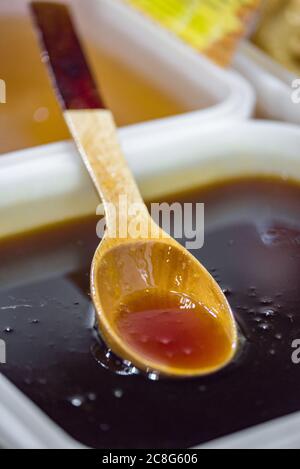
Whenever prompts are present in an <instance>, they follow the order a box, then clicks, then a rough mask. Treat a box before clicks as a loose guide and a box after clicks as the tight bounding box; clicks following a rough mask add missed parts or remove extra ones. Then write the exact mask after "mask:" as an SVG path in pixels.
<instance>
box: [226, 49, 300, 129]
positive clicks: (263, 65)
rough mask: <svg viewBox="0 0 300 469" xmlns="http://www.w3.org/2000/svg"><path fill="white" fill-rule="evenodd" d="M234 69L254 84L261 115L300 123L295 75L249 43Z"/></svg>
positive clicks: (299, 106) (238, 55)
mask: <svg viewBox="0 0 300 469" xmlns="http://www.w3.org/2000/svg"><path fill="white" fill-rule="evenodd" d="M233 65H234V68H235V69H236V70H237V71H238V72H239V73H240V74H241V75H243V76H244V77H245V78H247V80H249V82H250V83H251V84H252V86H253V87H254V89H255V91H256V94H257V112H258V115H259V116H260V117H263V118H269V119H275V120H280V121H285V122H291V123H294V124H300V104H295V103H294V102H293V101H292V92H293V88H292V84H293V81H294V80H295V79H296V78H299V77H296V75H295V74H293V73H291V72H289V71H288V70H286V69H285V68H284V67H282V66H281V65H280V64H278V63H277V62H275V61H274V60H272V58H270V57H269V56H268V55H267V54H265V53H264V52H262V51H261V50H260V49H258V48H257V47H256V46H254V45H253V44H251V43H249V42H244V43H243V44H242V45H241V47H240V49H239V52H238V54H237V55H236V57H235V59H234V63H233Z"/></svg>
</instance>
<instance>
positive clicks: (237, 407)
mask: <svg viewBox="0 0 300 469" xmlns="http://www.w3.org/2000/svg"><path fill="white" fill-rule="evenodd" d="M178 199H180V200H181V201H191V200H194V201H200V202H205V203H206V239H205V245H204V247H203V248H202V249H201V250H199V252H194V254H195V255H196V256H197V257H198V258H199V259H200V260H201V262H202V263H203V264H204V265H205V266H206V267H207V268H208V270H210V272H211V273H212V275H213V276H214V277H215V278H216V280H217V281H218V282H219V283H220V285H221V287H222V288H223V290H224V291H225V292H226V295H227V296H228V299H229V301H230V304H231V306H232V308H233V311H234V313H235V316H236V318H237V321H238V324H239V327H240V330H241V338H242V342H241V346H240V350H239V353H238V355H237V357H236V359H235V361H234V362H233V363H232V364H231V365H230V366H229V367H227V368H226V369H225V370H223V371H221V372H219V373H217V374H215V375H212V376H209V377H205V378H199V379H186V380H183V381H178V380H165V379H161V380H157V381H156V378H157V376H155V374H152V375H151V376H150V378H151V379H152V380H151V379H149V378H148V377H147V376H145V375H143V374H138V373H137V370H134V369H132V368H131V367H130V364H126V363H125V364H124V363H121V362H120V361H118V360H117V359H116V358H115V357H113V356H112V354H110V353H109V351H107V350H106V349H105V347H104V346H103V344H102V343H101V341H100V339H99V337H98V334H97V331H96V329H95V328H94V311H93V308H92V306H91V301H90V296H89V267H90V263H91V260H92V256H93V253H94V251H95V248H96V246H97V244H98V239H97V238H96V235H95V228H96V219H95V218H94V217H93V218H89V219H84V220H78V221H75V222H71V223H67V224H65V225H63V226H57V227H53V228H49V229H47V230H45V231H41V232H39V233H32V234H28V235H23V236H22V237H18V238H15V239H11V240H7V241H2V242H1V244H0V259H1V262H0V339H4V340H5V341H6V343H7V360H8V362H7V365H0V371H1V372H3V373H4V374H5V375H6V376H7V377H8V378H9V379H11V381H12V382H14V383H15V384H16V385H17V386H18V387H19V388H20V389H21V390H22V391H23V392H25V394H27V395H28V396H29V397H30V398H31V399H32V400H33V401H34V402H36V403H37V404H38V405H39V406H40V407H41V408H42V409H43V410H44V411H45V412H46V413H47V414H48V415H50V417H52V418H53V419H54V420H55V421H56V422H58V423H59V424H60V425H61V426H62V427H63V428H64V429H65V430H67V431H68V432H69V433H70V434H71V435H72V436H74V437H75V438H77V439H78V440H80V441H81V442H83V443H85V444H87V445H89V446H92V447H99V448H115V447H122V448H127V447H130V448H138V447H142V448H153V447H158V448H165V447H171V448H176V447H178V448H182V447H188V446H193V445H196V444H200V443H202V442H205V441H208V440H211V439H214V438H217V437H219V436H223V435H226V434H229V433H232V432H234V431H238V430H241V429H244V428H246V427H249V426H250V425H254V424H258V423H262V422H264V421H267V420H270V419H272V418H276V417H279V416H283V415H286V414H289V413H291V412H294V411H299V410H300V401H299V393H300V365H299V366H297V365H294V364H293V363H292V359H291V356H292V353H293V349H292V342H293V341H294V340H295V339H299V338H300V280H299V279H300V187H298V186H295V185H292V184H288V183H284V182H275V181H240V182H238V181H237V182H232V183H231V184H230V185H229V184H225V185H223V186H218V187H215V188H211V189H207V190H202V191H195V192H194V193H193V194H189V195H185V196H180V197H174V198H173V200H178ZM100 363H101V364H100ZM101 365H102V366H101Z"/></svg>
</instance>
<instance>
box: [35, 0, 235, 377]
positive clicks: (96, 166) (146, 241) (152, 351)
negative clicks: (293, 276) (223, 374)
mask: <svg viewBox="0 0 300 469" xmlns="http://www.w3.org/2000/svg"><path fill="white" fill-rule="evenodd" d="M32 11H33V14H34V17H35V20H36V23H37V26H38V29H39V32H40V35H41V40H42V41H41V42H42V44H43V51H44V53H43V58H44V60H45V61H46V62H48V65H49V67H50V70H51V75H52V77H54V82H55V86H56V87H57V88H58V91H59V95H60V99H61V102H62V104H63V109H64V116H65V120H66V122H67V124H68V126H69V129H70V131H71V133H72V135H73V137H74V140H75V142H76V144H77V146H78V149H79V151H80V154H81V156H82V158H83V161H84V163H85V165H86V167H87V169H88V171H89V173H90V175H91V177H92V179H93V181H94V184H95V186H96V188H97V190H98V192H99V194H100V196H101V199H102V201H103V203H104V207H105V214H106V224H107V230H106V233H105V236H104V238H103V239H102V242H101V243H100V245H99V247H98V249H97V251H96V253H95V257H94V260H93V263H92V269H91V292H92V297H93V301H94V305H95V308H96V312H97V317H98V324H99V329H100V332H101V334H102V336H103V338H104V339H105V341H106V343H107V345H108V346H109V347H110V348H111V349H112V351H113V352H115V353H116V354H117V355H119V356H120V357H121V358H123V359H125V360H127V361H130V362H132V363H133V364H134V365H135V366H137V367H138V368H140V369H142V370H144V371H150V370H155V371H156V372H158V373H163V374H165V375H168V376H178V377H180V376H182V377H183V376H200V375H205V374H208V373H212V372H215V371H216V370H219V369H220V368H222V367H224V366H225V365H226V364H228V363H229V362H230V361H231V359H232V357H233V356H234V353H235V351H236V348H237V328H236V324H235V321H234V318H233V315H232V312H231V309H230V306H229V304H228V302H227V300H226V298H225V296H224V294H223V292H222V291H221V289H220V288H219V286H218V285H217V283H216V282H215V281H214V279H213V278H212V277H211V276H210V274H209V273H208V272H207V270H206V269H205V268H204V267H203V266H202V265H201V264H200V263H199V262H198V261H197V260H196V259H195V258H194V257H193V256H192V255H191V254H190V253H189V252H188V251H187V250H185V249H184V248H183V247H182V246H181V245H180V244H179V243H177V242H176V241H175V240H174V239H172V238H171V237H170V236H169V235H167V234H166V233H164V232H163V231H162V230H161V229H160V228H159V227H158V226H157V225H156V224H155V223H154V221H153V220H152V219H151V217H150V215H149V213H148V210H147V208H146V206H145V205H144V202H143V200H142V197H141V195H140V192H139V189H138V187H137V185H136V183H135V181H134V179H133V176H132V174H131V172H130V170H129V168H128V167H127V164H126V162H125V159H124V157H123V154H122V150H121V148H120V145H119V142H118V138H117V133H116V127H115V123H114V120H113V117H112V114H111V112H110V111H108V110H104V105H103V102H102V100H101V98H100V96H99V94H98V92H97V88H96V85H95V82H94V80H93V78H92V75H91V72H90V70H89V68H88V65H87V63H86V59H85V56H84V53H83V51H82V48H81V46H80V43H79V40H78V38H77V35H76V33H75V30H74V26H73V23H72V20H71V17H70V14H69V11H68V9H67V7H66V6H64V5H61V4H54V3H44V2H33V3H32ZM120 80H121V77H120ZM141 157H142V155H141ZM125 200H126V204H127V205H126V204H124V201H125ZM137 227H142V229H143V230H144V232H143V233H142V232H141V230H139V229H138V228H137Z"/></svg>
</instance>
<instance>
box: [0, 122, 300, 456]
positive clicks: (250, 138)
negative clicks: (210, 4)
mask: <svg viewBox="0 0 300 469" xmlns="http://www.w3.org/2000/svg"><path fill="white" fill-rule="evenodd" d="M120 138H121V141H122V146H123V148H124V151H125V154H126V155H127V158H128V161H129V164H130V167H131V168H132V170H133V171H134V173H135V175H136V177H137V179H138V182H139V184H140V186H141V189H142V193H143V195H144V197H146V198H147V199H151V198H157V197H160V198H161V199H163V197H164V196H166V195H167V194H170V193H172V192H174V191H181V190H184V189H188V188H194V187H197V186H198V187H199V186H201V184H206V183H208V182H213V181H218V180H224V179H226V178H232V177H233V176H241V175H261V174H264V175H280V176H281V177H284V178H287V177H291V178H293V179H296V180H298V181H300V160H299V147H300V129H299V128H298V127H296V126H292V125H284V124H276V123H268V122H244V123H234V122H229V123H227V124H224V123H223V124H221V123H219V124H217V125H212V124H211V125H207V126H205V127H204V128H203V129H202V130H200V131H199V132H196V133H194V134H192V133H191V132H190V131H189V130H188V129H187V131H186V133H184V132H182V133H180V134H177V133H176V132H174V133H173V134H172V135H171V134H167V135H165V134H163V133H161V134H160V133H157V134H155V135H153V136H152V138H151V139H150V138H149V139H147V138H145V139H144V141H142V140H141V139H135V138H133V137H132V136H131V135H130V132H129V134H128V132H127V130H126V129H125V130H122V131H121V132H120ZM0 190H1V198H0V219H1V224H0V236H6V235H8V234H13V233H15V232H20V231H26V230H28V229H29V228H33V227H38V226H41V225H44V224H46V223H50V222H53V221H55V220H57V221H58V220H62V219H67V218H71V217H74V216H78V215H82V214H89V213H91V214H92V213H95V209H96V205H97V204H98V198H97V197H96V194H95V191H94V189H93V186H92V183H91V182H90V180H89V178H88V176H87V173H86V170H85V168H84V167H83V165H82V163H81V160H80V158H79V156H78V154H77V152H76V150H75V148H74V146H73V144H72V143H69V142H62V143H58V144H52V145H47V146H44V147H40V148H36V149H30V150H25V151H22V152H17V153H15V154H10V155H7V156H3V157H1V158H0ZM218 223H219V224H220V225H222V224H223V223H226V220H224V219H222V217H220V219H218ZM68 262H70V261H69V260H68V259H64V261H63V262H62V268H64V269H68V268H70V269H72V268H73V266H72V265H69V264H68ZM55 268H56V269H57V265H56V266H55ZM36 273H38V272H36ZM11 275H14V276H15V277H16V278H17V276H18V275H22V272H18V271H12V272H10V276H11ZM27 275H35V272H34V270H33V271H32V272H30V273H29V272H27ZM0 373H1V365H0ZM295 428H297V429H299V428H300V414H294V415H292V416H290V417H286V418H284V419H281V420H279V421H275V422H272V423H269V424H267V425H266V426H262V427H258V428H255V429H251V430H250V431H249V432H245V433H244V432H243V433H241V434H239V435H234V436H228V437H227V438H226V439H225V440H222V441H221V442H213V443H211V444H210V445H209V447H223V446H224V447H241V446H242V447H275V448H276V447H300V437H299V431H297V432H295ZM0 442H2V445H3V446H6V447H10V448H12V447H14V448H29V447H34V448H70V447H80V445H79V444H78V443H76V442H74V441H73V440H71V439H70V438H69V437H68V436H67V435H66V434H65V433H64V432H63V431H62V430H61V429H59V428H58V427H57V426H56V425H55V424H54V423H52V422H51V421H50V420H49V418H48V417H46V416H45V415H44V414H43V413H41V412H40V410H38V409H37V408H36V407H35V406H34V405H33V404H32V403H31V402H29V401H28V399H27V398H26V397H24V396H23V395H22V394H21V393H20V392H19V391H18V390H17V389H16V388H15V387H14V386H13V385H12V384H11V383H8V381H7V380H6V379H5V378H4V377H3V376H1V374H0Z"/></svg>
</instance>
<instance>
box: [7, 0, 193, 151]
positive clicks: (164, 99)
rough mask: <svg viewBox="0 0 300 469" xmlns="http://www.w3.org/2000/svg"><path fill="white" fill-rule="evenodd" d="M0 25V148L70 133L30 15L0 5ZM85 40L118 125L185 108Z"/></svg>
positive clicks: (24, 145)
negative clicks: (1, 92) (0, 86)
mask: <svg viewBox="0 0 300 469" xmlns="http://www.w3.org/2000/svg"><path fill="white" fill-rule="evenodd" d="M0 31H1V41H0V64H1V65H0V79H2V80H5V82H6V88H7V98H6V100H7V102H6V104H0V153H5V152H8V151H13V150H18V149H23V148H27V147H31V146H35V145H40V144H45V143H50V142H53V141H58V140H63V139H68V138H70V137H69V133H68V130H67V127H66V125H65V123H64V120H63V118H62V115H61V110H60V108H59V106H58V103H57V98H56V96H55V94H54V91H53V90H52V86H51V83H50V80H49V77H48V74H47V71H46V69H45V65H44V64H43V63H42V61H41V57H40V50H39V47H38V42H37V38H36V36H35V33H34V30H33V28H32V22H31V20H30V18H29V17H26V18H25V17H23V16H12V17H9V16H2V17H1V5H0ZM85 45H86V48H87V51H88V56H89V60H90V62H91V64H92V67H93V72H94V73H95V76H96V79H97V82H98V84H99V86H100V88H101V93H102V94H103V97H104V100H105V103H106V105H107V106H108V107H109V108H110V109H111V110H112V111H113V113H114V116H115V119H116V122H117V124H118V125H119V126H124V125H128V124H134V123H137V122H143V121H147V120H151V119H155V118H161V117H167V116H171V115H175V114H180V113H182V112H185V111H187V110H188V109H187V108H186V107H185V106H184V105H183V104H182V103H179V102H178V101H177V100H176V98H174V97H172V96H169V95H168V94H167V93H166V92H162V91H161V90H159V89H158V88H157V87H156V86H155V85H154V84H153V83H151V82H150V81H149V80H148V79H147V77H144V76H142V75H140V74H138V73H136V72H135V71H134V70H132V69H130V68H129V67H127V66H126V65H125V64H124V63H121V62H120V61H118V60H117V59H115V58H113V57H110V56H108V55H107V54H106V53H105V52H104V51H101V50H99V49H97V48H96V47H95V46H94V45H93V44H85Z"/></svg>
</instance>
